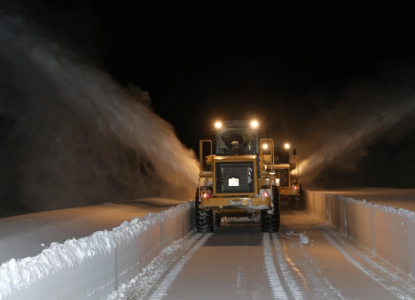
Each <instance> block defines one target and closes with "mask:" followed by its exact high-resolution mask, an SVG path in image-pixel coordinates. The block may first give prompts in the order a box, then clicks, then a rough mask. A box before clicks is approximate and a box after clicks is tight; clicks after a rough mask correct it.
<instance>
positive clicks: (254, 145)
mask: <svg viewBox="0 0 415 300" xmlns="http://www.w3.org/2000/svg"><path fill="white" fill-rule="evenodd" d="M257 153H258V138H257V131H256V130H255V129H253V128H241V127H234V128H230V127H224V128H221V129H218V131H217V136H216V154H217V155H245V154H257Z"/></svg>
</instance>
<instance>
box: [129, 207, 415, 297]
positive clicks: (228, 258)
mask: <svg viewBox="0 0 415 300" xmlns="http://www.w3.org/2000/svg"><path fill="white" fill-rule="evenodd" d="M165 264H167V266H166V265H164V270H163V272H158V273H159V274H158V275H157V278H152V279H151V280H149V282H148V283H147V284H146V286H145V289H143V288H142V287H140V286H138V287H136V290H135V292H134V293H133V294H132V296H130V297H129V298H128V299H151V300H155V299H168V300H173V299H174V300H175V299H177V300H179V299H180V300H184V299H200V300H203V299H209V300H211V299H235V300H236V299H238V300H241V299H377V300H380V299H414V298H415V284H414V282H413V281H411V280H410V279H409V278H407V277H405V276H403V275H401V274H398V273H396V271H395V272H394V271H393V270H392V269H390V268H389V267H388V266H387V265H385V263H382V262H380V261H378V260H377V259H376V257H374V256H373V255H372V254H371V253H368V252H366V251H365V250H364V249H362V248H359V246H358V245H356V244H355V243H353V241H351V240H350V239H348V238H344V237H342V236H339V235H338V234H337V233H336V232H335V231H334V230H332V229H331V228H329V227H327V226H326V225H325V224H324V223H322V222H321V221H319V220H318V219H316V218H315V217H313V216H311V215H309V214H307V213H305V212H299V211H290V210H287V211H283V213H282V225H281V228H280V232H279V233H278V234H269V233H262V232H261V228H260V225H259V224H256V223H228V224H223V223H222V226H221V227H219V228H218V229H217V230H216V232H215V233H213V234H200V233H199V234H193V235H191V236H189V237H188V239H187V241H185V242H184V243H183V247H182V248H181V249H180V250H178V251H177V253H175V254H173V255H171V257H170V258H168V259H166V260H165Z"/></svg>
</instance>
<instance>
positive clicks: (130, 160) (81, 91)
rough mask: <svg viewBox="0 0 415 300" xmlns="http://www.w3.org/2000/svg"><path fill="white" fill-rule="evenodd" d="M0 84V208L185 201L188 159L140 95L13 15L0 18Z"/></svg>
mask: <svg viewBox="0 0 415 300" xmlns="http://www.w3.org/2000/svg"><path fill="white" fill-rule="evenodd" d="M138 71H139V70H138ZM0 85H1V86H0V201H2V203H3V204H4V203H6V204H7V203H8V204H12V203H13V202H18V203H20V204H23V205H26V206H27V207H29V208H31V209H34V210H43V209H55V208H64V207H72V206H78V205H84V204H91V203H102V202H106V201H108V202H116V201H125V200H129V199H134V198H138V197H144V196H145V197H149V196H164V197H169V198H176V199H181V200H188V199H190V198H191V197H192V196H193V193H194V190H195V186H196V184H197V173H198V166H197V161H196V159H195V155H194V153H193V152H192V151H190V150H188V149H186V148H185V147H184V146H183V145H182V144H181V143H180V141H179V140H178V138H177V137H176V136H175V134H174V130H173V128H172V127H171V125H170V124H168V123H167V122H166V121H164V120H163V119H161V118H160V117H158V116H157V115H156V114H155V113H154V112H153V110H152V109H151V107H149V105H148V103H149V99H150V98H149V95H148V93H146V92H142V91H141V90H140V89H138V88H134V89H133V92H131V91H132V90H131V89H130V90H128V89H125V88H122V87H120V86H119V85H118V84H116V83H115V82H114V81H113V80H112V79H111V78H110V76H108V75H107V74H105V73H104V72H101V71H99V70H97V69H95V68H93V67H91V66H90V65H87V64H85V63H81V62H80V60H79V59H78V58H76V57H75V55H74V54H73V53H70V52H69V51H66V50H65V49H62V47H60V46H59V45H57V44H55V43H53V42H50V41H48V40H47V39H45V38H43V37H41V36H39V35H37V34H36V33H35V30H34V29H33V28H32V27H31V26H29V25H27V24H25V22H24V20H22V19H21V18H18V17H3V18H2V19H1V20H0Z"/></svg>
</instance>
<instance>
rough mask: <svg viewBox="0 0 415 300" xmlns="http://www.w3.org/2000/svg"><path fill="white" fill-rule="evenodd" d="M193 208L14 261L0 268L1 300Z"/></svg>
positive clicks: (183, 205) (141, 220) (54, 245)
mask: <svg viewBox="0 0 415 300" xmlns="http://www.w3.org/2000/svg"><path fill="white" fill-rule="evenodd" d="M190 205H191V203H190V202H186V203H181V204H179V205H177V206H174V207H171V208H170V209H168V210H165V211H162V212H160V213H157V214H151V213H149V214H147V215H146V216H145V217H143V218H138V217H136V218H134V219H133V220H132V221H130V222H128V221H124V222H123V223H122V224H121V225H120V226H119V227H116V228H113V229H112V230H111V231H107V230H104V231H97V232H95V233H93V234H91V235H90V236H88V237H84V238H81V239H69V240H67V241H65V242H64V243H63V244H59V243H52V244H51V245H50V247H49V248H47V249H45V250H43V251H42V253H40V254H39V255H37V256H35V257H27V258H24V259H21V260H16V259H11V260H10V261H8V262H6V263H3V264H2V265H1V267H0V299H3V298H4V297H6V296H7V295H10V294H11V293H14V292H17V291H19V290H22V289H26V288H28V287H29V286H30V285H31V284H33V283H34V282H36V281H38V280H41V279H42V278H45V277H47V276H49V275H51V274H55V273H58V272H59V271H61V270H63V269H65V268H68V267H72V266H74V265H76V264H77V265H81V264H82V263H84V261H86V260H89V259H92V258H93V257H95V256H97V255H101V254H104V253H111V252H113V251H114V250H115V248H116V247H117V246H118V245H120V244H122V243H124V242H128V241H130V240H132V239H133V238H135V237H137V236H138V235H139V234H140V233H141V232H143V231H146V230H148V229H149V228H151V227H154V226H156V225H157V224H158V223H160V222H165V221H167V220H169V219H172V218H175V217H177V216H179V215H180V214H182V213H183V211H186V210H188V209H189V208H190Z"/></svg>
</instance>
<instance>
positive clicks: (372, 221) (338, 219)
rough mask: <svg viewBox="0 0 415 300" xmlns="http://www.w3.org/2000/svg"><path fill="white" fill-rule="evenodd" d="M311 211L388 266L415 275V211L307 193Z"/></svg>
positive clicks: (330, 195) (308, 205) (331, 195)
mask: <svg viewBox="0 0 415 300" xmlns="http://www.w3.org/2000/svg"><path fill="white" fill-rule="evenodd" d="M305 196H306V207H307V211H308V212H309V213H311V214H313V215H315V216H317V217H319V218H321V219H323V220H325V221H326V222H327V223H329V224H332V225H333V226H335V227H336V228H338V230H339V231H340V233H341V234H343V235H345V236H349V237H351V238H353V239H354V240H355V241H356V242H357V243H359V244H360V245H361V246H362V247H364V248H366V249H368V250H369V251H371V252H372V253H373V254H374V255H377V256H378V257H379V258H381V259H383V260H384V261H385V263H387V264H389V265H391V266H392V267H394V268H395V269H396V270H397V271H401V272H403V273H405V274H406V275H408V276H411V277H412V276H413V275H411V274H415V251H414V250H413V249H415V212H413V211H409V210H406V209H402V208H399V209H398V208H394V207H390V206H385V205H380V204H372V203H369V202H366V201H365V200H363V201H360V200H355V199H352V198H347V197H344V196H340V195H334V194H328V193H325V192H313V191H305Z"/></svg>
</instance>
